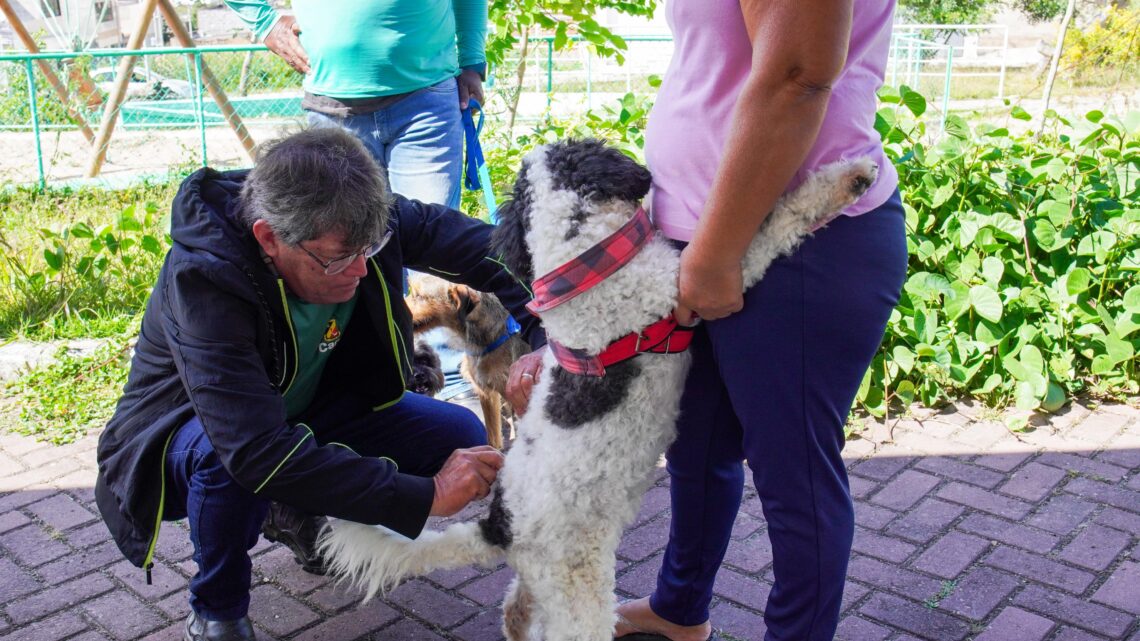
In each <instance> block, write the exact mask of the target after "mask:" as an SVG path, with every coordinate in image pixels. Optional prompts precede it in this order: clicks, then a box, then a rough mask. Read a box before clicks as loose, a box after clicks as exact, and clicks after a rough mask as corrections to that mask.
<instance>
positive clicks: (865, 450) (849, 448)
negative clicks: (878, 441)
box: [843, 437, 876, 469]
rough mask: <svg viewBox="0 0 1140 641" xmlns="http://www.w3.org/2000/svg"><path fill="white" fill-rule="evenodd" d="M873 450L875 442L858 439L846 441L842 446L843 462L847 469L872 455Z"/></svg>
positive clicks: (867, 439) (868, 439)
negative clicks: (845, 463)
mask: <svg viewBox="0 0 1140 641" xmlns="http://www.w3.org/2000/svg"><path fill="white" fill-rule="evenodd" d="M875 449H876V445H875V442H874V441H873V440H871V439H870V438H862V437H859V438H857V439H853V440H849V441H847V443H845V444H844V445H843V460H844V461H846V462H847V469H851V467H852V466H854V465H857V464H858V463H859V461H862V460H864V459H866V458H867V457H869V456H871V455H872V454H874V453H875Z"/></svg>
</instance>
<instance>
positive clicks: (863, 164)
mask: <svg viewBox="0 0 1140 641" xmlns="http://www.w3.org/2000/svg"><path fill="white" fill-rule="evenodd" d="M878 177H879V166H878V165H877V164H875V162H874V161H873V160H871V159H870V158H866V157H864V158H859V159H857V160H854V161H852V162H851V164H850V166H849V167H848V174H847V181H846V182H847V187H848V190H849V192H850V194H851V197H852V198H859V197H860V196H862V195H863V194H864V193H866V191H867V190H868V189H870V188H871V185H873V184H875V179H876V178H878Z"/></svg>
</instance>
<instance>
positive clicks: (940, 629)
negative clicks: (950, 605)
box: [859, 594, 970, 641]
mask: <svg viewBox="0 0 1140 641" xmlns="http://www.w3.org/2000/svg"><path fill="white" fill-rule="evenodd" d="M859 614H861V615H863V616H864V617H868V618H871V619H874V620H876V621H879V622H881V623H885V624H887V625H890V626H893V627H895V628H899V629H901V630H905V631H907V632H910V633H912V634H914V635H915V636H917V637H918V638H920V639H925V640H926V641H961V639H965V638H966V635H968V634H969V633H970V626H969V625H967V624H966V623H965V622H964V621H960V620H958V619H956V618H954V617H952V616H950V615H947V614H943V613H941V612H937V611H934V610H931V609H930V608H927V607H925V606H922V605H918V604H916V603H914V602H912V601H905V600H903V599H900V598H898V597H895V596H891V595H889V594H872V595H871V598H870V599H868V600H867V602H866V603H864V604H863V606H862V607H860V608H859Z"/></svg>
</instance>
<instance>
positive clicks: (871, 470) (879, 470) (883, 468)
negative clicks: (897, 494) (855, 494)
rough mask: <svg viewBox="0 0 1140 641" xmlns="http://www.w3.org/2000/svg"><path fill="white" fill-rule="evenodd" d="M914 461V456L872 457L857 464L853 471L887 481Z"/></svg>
mask: <svg viewBox="0 0 1140 641" xmlns="http://www.w3.org/2000/svg"><path fill="white" fill-rule="evenodd" d="M914 461H915V459H914V458H912V457H906V456H900V457H881V458H871V459H867V460H866V461H863V462H861V463H859V464H858V465H856V466H855V468H854V469H853V470H852V473H854V474H855V475H856V476H862V477H866V478H868V479H871V480H873V481H886V480H888V479H890V478H891V477H893V476H894V475H896V474H898V473H899V472H901V471H902V470H903V469H904V468H906V467H908V466H909V465H910V464H911V463H914Z"/></svg>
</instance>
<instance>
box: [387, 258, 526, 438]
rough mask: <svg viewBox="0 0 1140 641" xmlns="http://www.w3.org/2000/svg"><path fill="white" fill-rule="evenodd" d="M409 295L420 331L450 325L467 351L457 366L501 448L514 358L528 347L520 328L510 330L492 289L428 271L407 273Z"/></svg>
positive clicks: (490, 434)
mask: <svg viewBox="0 0 1140 641" xmlns="http://www.w3.org/2000/svg"><path fill="white" fill-rule="evenodd" d="M405 301H406V302H407V304H408V308H409V309H411V310H412V327H413V329H414V331H415V332H416V333H417V334H419V333H421V332H426V331H428V330H430V329H435V328H436V327H443V328H446V329H447V330H449V331H450V333H451V335H452V338H453V340H454V343H453V346H454V347H455V348H457V349H460V350H462V351H463V353H464V355H463V361H462V363H461V364H460V366H459V371H460V373H461V374H462V375H463V378H465V379H467V381H468V382H470V383H471V386H472V387H473V388H474V389H475V393H476V395H477V396H478V397H479V405H480V406H481V407H482V409H483V422H484V424H485V425H486V426H487V442H488V443H490V444H491V445H492V446H494V447H496V448H499V449H502V448H503V432H502V430H503V423H502V410H503V396H502V395H503V393H504V392H505V391H506V388H507V378H508V376H509V374H510V368H511V363H513V362H515V360H516V359H518V357H519V356H522V355H523V354H526V353H528V352H530V345H528V344H527V343H526V341H524V340H522V338H520V337H519V335H518V333H517V332H516V333H514V334H511V333H510V332H509V331H508V316H509V314H508V313H507V310H506V308H505V307H503V304H502V303H500V302H499V299H498V298H495V296H494V294H486V293H483V292H479V291H476V290H474V289H471V288H470V287H468V286H466V285H460V284H457V283H451V282H448V281H446V280H443V279H442V278H437V277H435V276H430V275H428V274H410V275H409V277H408V295H407V297H406V298H405Z"/></svg>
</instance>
